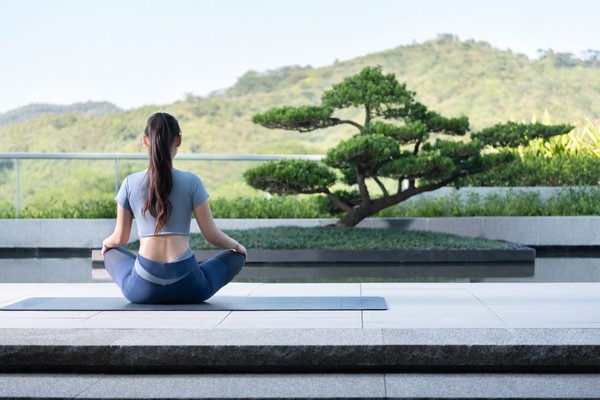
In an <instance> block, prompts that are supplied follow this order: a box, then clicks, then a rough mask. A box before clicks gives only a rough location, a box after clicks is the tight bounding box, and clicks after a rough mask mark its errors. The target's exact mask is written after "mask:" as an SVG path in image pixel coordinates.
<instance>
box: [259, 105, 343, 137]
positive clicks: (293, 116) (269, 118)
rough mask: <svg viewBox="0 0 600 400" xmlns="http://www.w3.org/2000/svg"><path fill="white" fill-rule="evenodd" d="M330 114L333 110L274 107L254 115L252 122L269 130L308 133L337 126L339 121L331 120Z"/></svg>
mask: <svg viewBox="0 0 600 400" xmlns="http://www.w3.org/2000/svg"><path fill="white" fill-rule="evenodd" d="M332 112H333V109H330V108H327V107H317V106H301V107H276V108H271V109H270V110H268V111H267V112H265V113H262V114H256V115H254V116H253V117H252V122H254V123H255V124H259V125H262V126H264V127H265V128H270V129H289V130H293V131H299V132H310V131H313V130H315V129H321V128H326V127H328V126H334V125H337V124H338V123H339V122H338V121H339V120H338V119H335V118H331V113H332Z"/></svg>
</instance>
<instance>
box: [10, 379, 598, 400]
mask: <svg viewBox="0 0 600 400" xmlns="http://www.w3.org/2000/svg"><path fill="white" fill-rule="evenodd" d="M0 397H1V398H19V399H23V398H35V399H37V398H52V399H60V398H69V399H71V398H77V399H99V398H118V399H140V398H152V399H161V398H165V399H237V400H240V399H253V400H259V399H377V400H380V399H384V398H386V399H407V400H408V399H412V400H414V399H553V400H557V399H598V398H600V376H599V375H586V374H393V373H392V374H373V373H372V374H183V375H176V374H175V375H133V374H131V375H114V374H112V375H101V374H85V375H72V374H0Z"/></svg>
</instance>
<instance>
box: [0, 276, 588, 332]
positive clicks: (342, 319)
mask: <svg viewBox="0 0 600 400" xmlns="http://www.w3.org/2000/svg"><path fill="white" fill-rule="evenodd" d="M69 296H72V297H86V296H90V297H101V296H106V297H112V296H121V294H120V292H119V290H118V288H117V286H116V285H114V284H112V283H89V284H87V283H82V284H74V283H69V284H28V283H27V284H16V283H15V284H0V307H1V306H3V305H7V304H11V303H14V302H17V301H19V300H22V299H26V298H29V297H69ZM216 296H382V297H384V298H385V299H386V301H387V303H388V307H389V309H388V310H387V311H233V312H228V311H207V312H198V311H83V312H82V311H43V312H42V311H37V312H35V311H10V312H8V311H0V328H2V329H7V328H8V329H14V328H32V329H36V328H43V329H48V328H59V329H71V328H83V329H99V328H114V329H126V328H127V329H294V328H296V329H307V328H315V329H325V328H334V329H403V328H404V329H417V328H431V329H436V328H505V329H510V328H515V329H519V328H600V283H327V284H312V283H298V284H294V283H236V282H233V283H231V284H229V285H228V286H226V287H224V288H223V289H221V291H219V292H218V293H217V294H216Z"/></svg>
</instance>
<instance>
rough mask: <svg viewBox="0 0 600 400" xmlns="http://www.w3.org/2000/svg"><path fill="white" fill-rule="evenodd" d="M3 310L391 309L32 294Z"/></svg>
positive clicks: (336, 302) (333, 302)
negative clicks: (137, 301) (152, 301)
mask: <svg viewBox="0 0 600 400" xmlns="http://www.w3.org/2000/svg"><path fill="white" fill-rule="evenodd" d="M0 310H2V311H282V310H288V311H291V310H387V304H386V302H385V299H384V298H383V297H346V296H344V297H312V296H308V297H301V296H294V297H268V296H265V297H243V296H240V297H224V296H223V297H214V298H211V299H209V300H207V301H206V302H205V303H201V304H134V303H130V302H129V301H127V300H126V299H125V298H123V297H31V298H29V299H25V300H21V301H19V302H17V303H13V304H9V305H7V306H4V307H2V308H0Z"/></svg>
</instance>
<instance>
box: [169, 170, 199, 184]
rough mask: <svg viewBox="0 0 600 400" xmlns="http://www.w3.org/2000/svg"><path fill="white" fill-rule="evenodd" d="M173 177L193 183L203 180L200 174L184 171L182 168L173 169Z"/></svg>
mask: <svg viewBox="0 0 600 400" xmlns="http://www.w3.org/2000/svg"><path fill="white" fill-rule="evenodd" d="M173 177H174V178H175V179H178V180H182V181H185V182H192V183H195V182H198V181H200V182H201V179H200V177H199V176H198V175H196V174H194V173H193V172H189V171H182V170H180V169H174V170H173Z"/></svg>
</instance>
